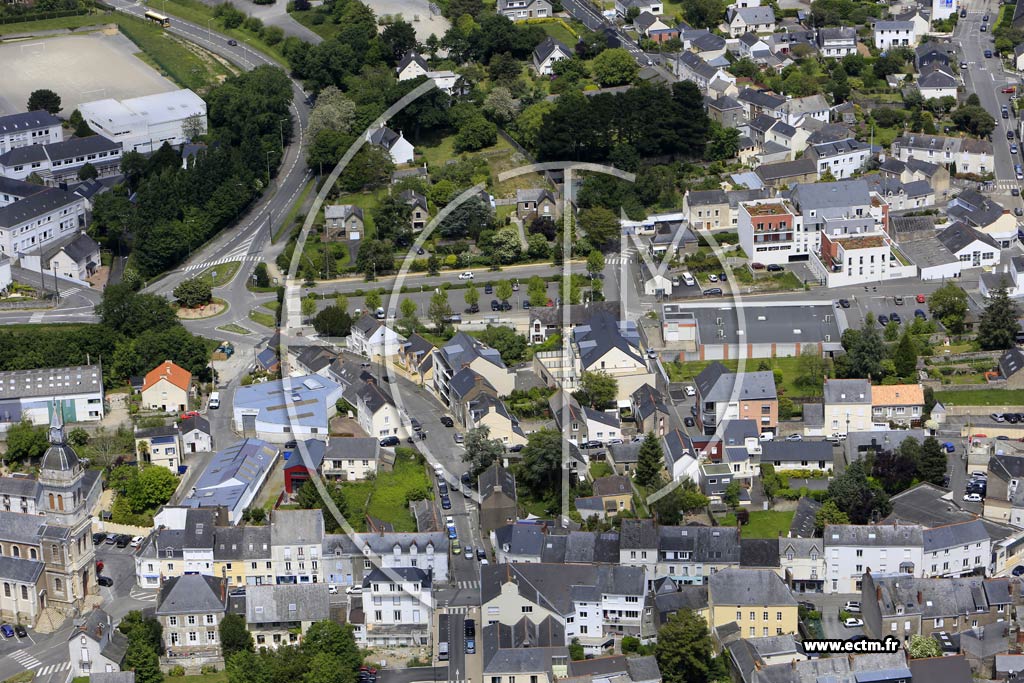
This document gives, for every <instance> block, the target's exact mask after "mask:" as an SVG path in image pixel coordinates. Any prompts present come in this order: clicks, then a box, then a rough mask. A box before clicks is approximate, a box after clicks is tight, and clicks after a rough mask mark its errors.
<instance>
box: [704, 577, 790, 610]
mask: <svg viewBox="0 0 1024 683" xmlns="http://www.w3.org/2000/svg"><path fill="white" fill-rule="evenodd" d="M708 593H709V595H710V599H711V603H713V604H715V605H755V604H756V605H795V604H796V598H794V597H793V594H792V593H791V592H790V591H789V588H787V587H786V584H784V583H783V582H782V579H780V578H779V577H778V575H777V574H776V573H775V572H773V571H771V570H768V569H723V570H721V571H717V572H715V573H714V574H712V575H711V576H710V577H708Z"/></svg>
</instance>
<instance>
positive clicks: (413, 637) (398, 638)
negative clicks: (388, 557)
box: [356, 567, 433, 647]
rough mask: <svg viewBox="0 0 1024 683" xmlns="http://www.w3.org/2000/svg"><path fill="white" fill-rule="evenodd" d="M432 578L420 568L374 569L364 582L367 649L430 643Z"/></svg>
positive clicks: (360, 635) (360, 632) (359, 634)
mask: <svg viewBox="0 0 1024 683" xmlns="http://www.w3.org/2000/svg"><path fill="white" fill-rule="evenodd" d="M432 587H433V583H432V577H431V575H430V574H429V573H427V572H425V571H424V570H422V569H419V568H417V567H395V568H391V569H387V570H382V569H378V568H375V569H372V570H371V571H370V572H369V573H368V574H367V575H366V576H365V577H364V578H363V613H364V616H365V619H366V621H365V625H364V626H365V627H364V628H362V629H360V628H359V627H358V624H357V627H356V638H357V641H359V643H360V645H363V646H371V647H372V646H391V647H393V646H416V645H426V644H427V643H428V642H429V641H430V624H431V614H432V611H431V610H432V607H431V605H432V604H433V602H432V598H431V590H432Z"/></svg>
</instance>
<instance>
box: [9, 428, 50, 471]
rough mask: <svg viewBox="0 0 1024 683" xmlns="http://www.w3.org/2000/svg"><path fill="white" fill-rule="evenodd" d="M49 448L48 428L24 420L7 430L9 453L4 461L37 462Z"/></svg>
mask: <svg viewBox="0 0 1024 683" xmlns="http://www.w3.org/2000/svg"><path fill="white" fill-rule="evenodd" d="M49 446H50V441H49V439H48V438H47V436H46V427H44V426H42V425H34V424H32V423H31V422H29V421H28V420H22V421H21V422H19V423H18V424H14V425H11V426H10V427H9V428H8V430H7V452H6V453H5V454H4V459H5V460H18V461H23V462H24V461H28V460H35V459H37V458H41V457H42V456H43V453H45V452H46V449H47V448H49Z"/></svg>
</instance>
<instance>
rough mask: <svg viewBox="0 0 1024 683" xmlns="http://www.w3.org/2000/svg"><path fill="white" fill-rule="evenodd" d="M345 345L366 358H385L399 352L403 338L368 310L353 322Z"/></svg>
mask: <svg viewBox="0 0 1024 683" xmlns="http://www.w3.org/2000/svg"><path fill="white" fill-rule="evenodd" d="M345 345H346V346H347V347H348V350H349V351H351V352H352V353H355V354H357V355H360V356H363V357H364V358H370V359H384V358H389V357H391V356H394V355H396V354H397V353H399V349H401V347H402V338H401V337H400V336H399V334H398V333H397V332H395V331H394V330H393V329H391V328H390V327H388V326H387V325H386V324H384V322H382V321H380V320H377V318H375V317H373V316H371V315H370V313H369V312H368V311H367V312H364V313H363V314H362V315H361V316H359V318H358V319H357V320H356V321H355V322H353V323H352V328H351V330H350V331H349V335H348V337H347V338H346V339H345Z"/></svg>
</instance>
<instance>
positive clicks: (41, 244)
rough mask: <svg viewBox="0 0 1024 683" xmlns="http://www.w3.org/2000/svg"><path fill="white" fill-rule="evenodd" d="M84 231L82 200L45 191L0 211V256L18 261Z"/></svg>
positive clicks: (0, 208) (71, 195) (66, 193)
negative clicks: (24, 256)
mask: <svg viewBox="0 0 1024 683" xmlns="http://www.w3.org/2000/svg"><path fill="white" fill-rule="evenodd" d="M84 227H85V200H84V199H82V198H81V197H79V196H77V195H74V194H71V193H69V192H65V191H64V190H61V189H59V188H55V187H54V188H47V189H45V190H42V191H41V192H37V193H35V194H32V195H29V196H28V197H25V198H24V199H20V200H18V201H16V202H14V203H12V204H8V205H6V206H3V207H0V255H2V256H8V257H11V258H15V259H20V258H21V257H22V256H23V255H26V254H29V253H34V252H37V251H38V252H41V251H42V250H43V249H45V248H48V247H49V246H50V245H52V244H55V243H56V242H57V240H61V239H65V238H68V237H70V236H72V235H74V234H75V233H77V232H78V231H79V230H81V229H82V228H84Z"/></svg>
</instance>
